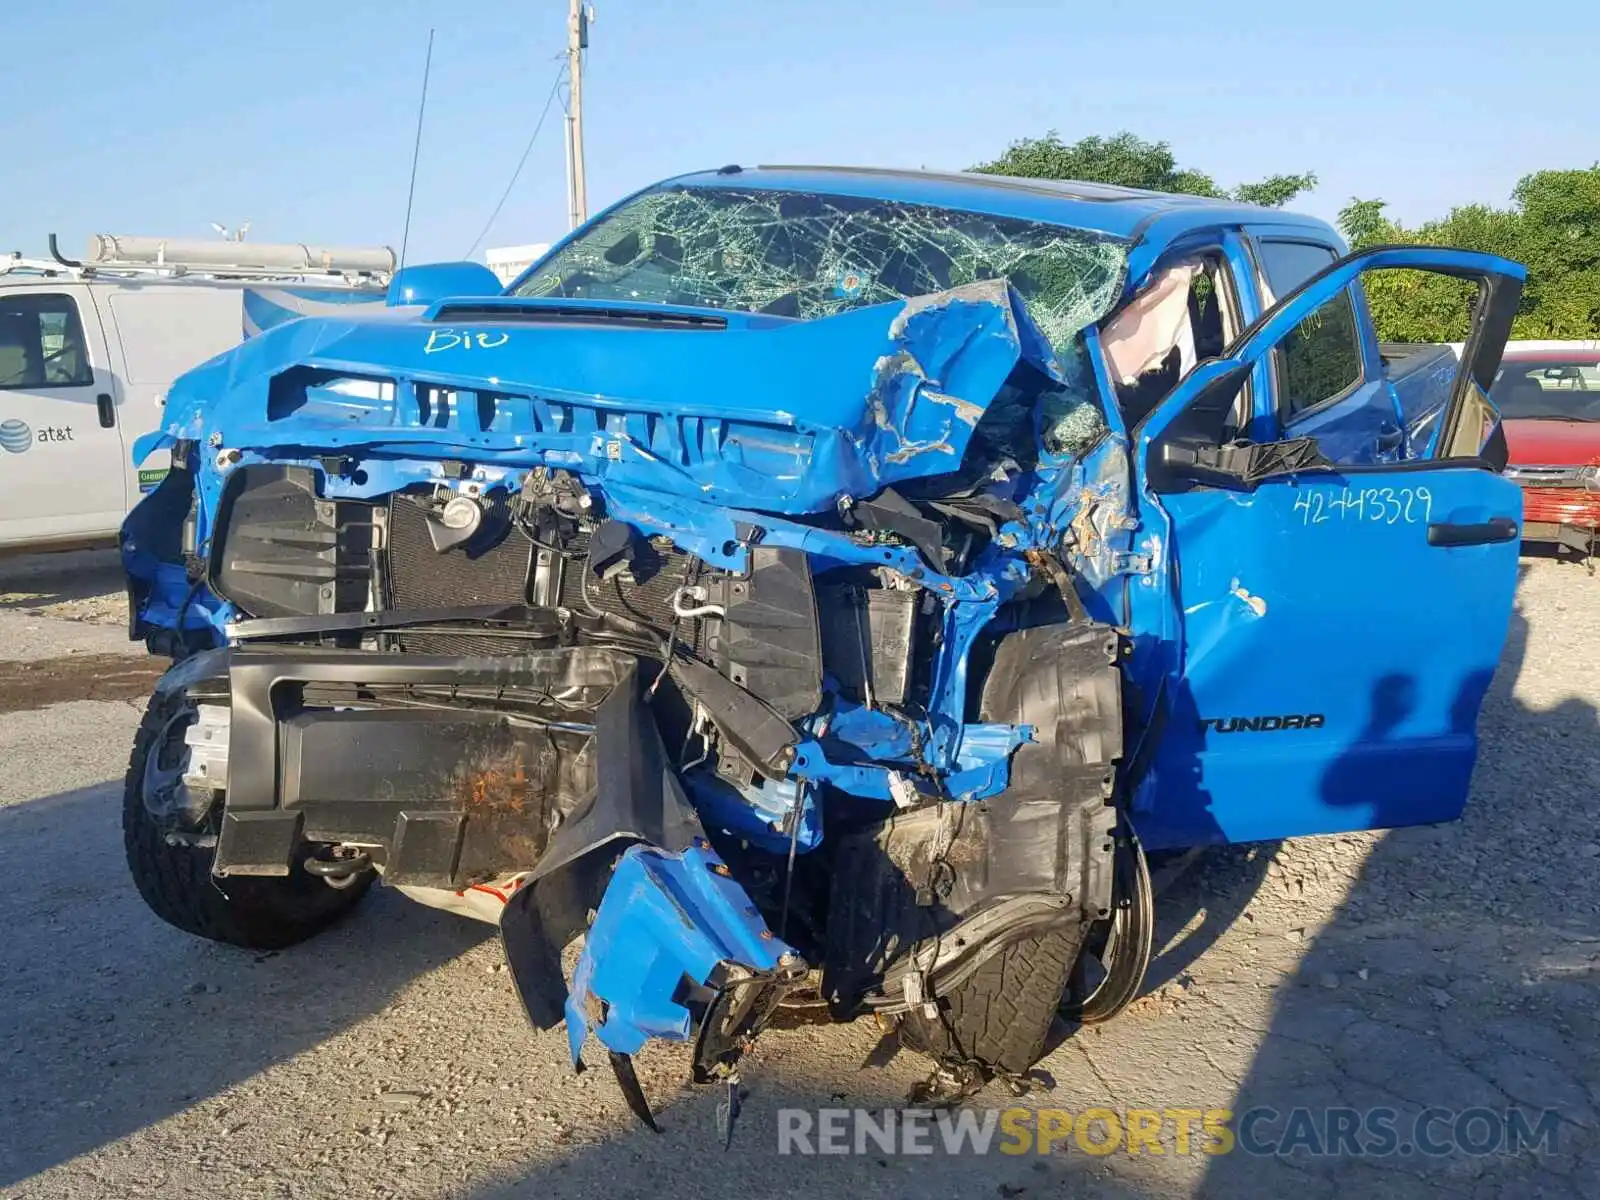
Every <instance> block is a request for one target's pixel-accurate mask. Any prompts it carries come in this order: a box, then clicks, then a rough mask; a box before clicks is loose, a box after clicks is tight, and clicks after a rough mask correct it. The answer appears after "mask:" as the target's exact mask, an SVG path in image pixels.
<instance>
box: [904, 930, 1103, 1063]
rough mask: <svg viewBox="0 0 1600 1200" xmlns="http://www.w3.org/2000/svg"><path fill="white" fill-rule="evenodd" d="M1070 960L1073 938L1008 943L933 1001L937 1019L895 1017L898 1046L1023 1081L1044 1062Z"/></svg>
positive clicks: (1059, 935)
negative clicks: (900, 1042)
mask: <svg viewBox="0 0 1600 1200" xmlns="http://www.w3.org/2000/svg"><path fill="white" fill-rule="evenodd" d="M1077 955H1078V938H1077V936H1076V931H1065V932H1048V933H1042V934H1040V935H1038V936H1037V937H1031V938H1024V939H1023V940H1021V941H1018V942H1013V943H1012V944H1011V945H1009V946H1007V947H1006V948H1005V949H1004V950H1002V951H1000V953H998V954H996V955H995V956H994V957H993V958H991V959H990V960H989V961H988V962H986V963H984V964H983V966H981V967H979V968H978V970H977V971H976V972H975V973H974V974H973V975H972V976H971V977H970V978H969V979H967V980H966V981H965V982H964V983H962V984H961V986H960V987H958V988H956V989H955V990H953V991H952V992H950V993H949V994H948V995H945V996H941V997H940V998H939V1000H938V1007H939V1013H938V1015H937V1016H934V1017H928V1016H924V1015H923V1014H922V1013H920V1012H910V1013H907V1014H906V1015H905V1016H904V1017H902V1018H901V1023H900V1034H901V1039H902V1040H903V1041H904V1042H905V1043H906V1044H907V1045H909V1046H912V1047H914V1048H915V1049H918V1050H922V1051H924V1052H925V1053H927V1054H931V1055H932V1056H933V1057H934V1058H936V1059H939V1060H940V1061H949V1060H954V1061H958V1062H979V1063H982V1064H983V1065H984V1066H985V1067H988V1068H989V1069H991V1070H994V1069H998V1070H1000V1071H1002V1072H1004V1073H1006V1074H1009V1075H1022V1074H1025V1073H1026V1072H1027V1071H1028V1069H1029V1068H1030V1067H1032V1066H1033V1064H1034V1063H1036V1062H1038V1061H1039V1059H1040V1057H1041V1056H1042V1055H1043V1054H1044V1044H1045V1039H1046V1038H1047V1037H1049V1035H1050V1026H1051V1023H1052V1022H1054V1020H1055V1017H1056V1007H1057V1005H1059V1004H1060V1003H1061V994H1062V993H1063V992H1064V991H1065V990H1066V987H1067V976H1068V975H1069V974H1070V973H1071V971H1072V964H1073V962H1074V961H1076V959H1077Z"/></svg>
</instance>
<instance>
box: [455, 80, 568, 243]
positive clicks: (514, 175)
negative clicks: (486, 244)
mask: <svg viewBox="0 0 1600 1200" xmlns="http://www.w3.org/2000/svg"><path fill="white" fill-rule="evenodd" d="M566 71H567V64H566V63H562V64H561V65H560V66H558V67H557V68H556V78H555V82H554V83H552V84H551V85H550V94H549V95H548V96H546V97H545V98H544V108H543V109H542V110H541V111H540V113H539V120H538V121H537V122H536V123H535V124H534V127H533V133H531V134H530V135H529V136H528V144H527V145H526V146H524V147H523V148H522V157H521V158H519V159H518V160H517V169H516V170H515V171H513V172H511V181H510V182H509V183H507V184H506V190H505V191H504V192H502V193H500V203H498V204H496V205H495V206H494V211H493V212H492V213H490V214H489V219H488V220H487V221H485V222H484V223H483V228H482V229H480V230H479V231H478V236H477V237H475V238H474V239H473V240H472V245H471V247H470V248H468V250H467V252H466V253H465V254H463V255H462V256H461V257H462V258H471V257H472V255H473V254H474V253H475V252H476V251H477V249H478V246H479V245H480V244H482V242H483V239H484V238H486V237H488V236H489V230H491V229H492V228H494V223H495V221H496V220H498V219H499V217H500V210H501V209H502V208H504V207H505V206H506V201H507V200H509V199H510V198H511V189H512V188H514V187H516V186H517V180H518V179H520V178H521V177H522V168H523V167H525V166H527V165H528V155H529V154H531V153H533V143H534V142H536V141H538V140H539V131H540V130H541V129H543V128H544V119H545V118H546V117H548V116H549V115H550V105H551V104H553V103H554V102H555V98H556V91H557V90H558V89H559V88H560V87H561V78H562V76H563V75H565V74H566Z"/></svg>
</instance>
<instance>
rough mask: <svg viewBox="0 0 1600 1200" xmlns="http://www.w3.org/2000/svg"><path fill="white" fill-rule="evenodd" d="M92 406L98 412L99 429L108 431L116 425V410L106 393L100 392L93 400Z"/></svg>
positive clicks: (108, 394)
mask: <svg viewBox="0 0 1600 1200" xmlns="http://www.w3.org/2000/svg"><path fill="white" fill-rule="evenodd" d="M94 405H95V407H96V408H97V409H99V410H100V428H102V429H110V428H112V427H113V426H114V425H116V423H117V409H116V406H115V405H114V404H112V402H111V395H110V393H108V392H101V393H100V394H99V395H98V396H96V397H95V398H94Z"/></svg>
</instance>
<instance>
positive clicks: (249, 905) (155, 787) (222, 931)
mask: <svg viewBox="0 0 1600 1200" xmlns="http://www.w3.org/2000/svg"><path fill="white" fill-rule="evenodd" d="M194 720H195V707H194V704H193V702H192V701H191V700H189V699H188V698H187V697H184V696H165V695H162V694H161V693H159V692H158V693H157V694H156V695H154V696H152V697H151V699H150V703H149V705H148V707H147V708H146V709H145V715H144V720H143V721H142V722H141V723H140V725H139V732H138V735H137V737H136V738H135V739H134V744H133V754H132V755H131V756H130V758H129V760H128V774H127V777H126V779H125V780H124V781H123V799H122V844H123V849H124V850H125V852H126V853H127V858H128V870H129V872H130V873H131V874H132V875H133V882H134V885H135V886H136V887H137V888H138V889H139V895H140V896H142V897H143V898H144V902H145V903H146V904H147V905H149V907H150V910H151V911H152V912H154V913H155V914H156V916H158V917H160V918H161V919H162V920H163V921H165V922H167V923H168V924H169V925H175V926H177V927H178V928H179V929H181V930H183V931H184V932H185V933H192V934H194V935H196V936H197V937H203V938H208V939H210V940H211V941H214V942H227V943H229V944H231V945H234V946H244V947H247V948H249V949H253V950H281V949H283V948H284V947H286V946H292V945H294V944H295V943H296V942H302V941H304V940H305V939H306V938H309V937H311V936H312V935H313V934H316V933H320V932H321V931H322V930H323V929H326V928H327V927H328V926H329V925H331V924H333V922H335V921H337V920H338V919H339V918H340V917H341V916H343V915H344V914H345V913H347V912H349V911H350V909H352V908H354V907H355V905H356V903H357V902H358V901H359V900H360V899H361V897H362V896H363V895H364V894H365V893H366V891H367V888H368V887H370V886H371V884H372V879H373V874H372V872H371V871H367V872H365V873H364V875H363V876H362V877H359V878H356V879H355V880H354V881H353V882H351V883H349V884H348V885H346V886H343V887H340V888H333V887H329V886H328V884H326V883H325V882H323V881H322V880H321V879H318V878H316V877H315V876H313V875H311V874H309V873H308V872H306V870H305V869H304V868H303V867H302V866H300V865H299V864H298V863H296V864H295V866H294V867H293V869H292V870H291V871H290V873H289V874H288V875H286V876H281V877H270V878H230V879H218V878H216V877H215V876H213V875H212V874H211V862H212V859H213V857H214V853H215V852H214V850H213V848H212V844H211V840H210V839H209V838H207V837H206V836H205V835H206V833H207V832H208V831H209V832H212V833H214V831H215V827H216V816H217V813H218V811H219V810H220V808H221V797H220V795H218V797H217V799H216V800H215V801H214V802H213V803H212V804H211V805H210V806H209V808H207V807H205V806H203V805H202V806H201V808H200V810H199V811H195V809H194V806H193V803H192V797H190V796H188V795H186V794H185V792H184V788H185V785H184V783H183V778H182V776H183V771H184V764H185V762H186V760H187V755H188V750H187V747H186V746H185V745H184V740H183V735H184V730H185V729H187V728H188V727H189V726H190V725H191V724H193V723H194ZM185 825H189V826H190V828H187V829H186V828H184V826H185Z"/></svg>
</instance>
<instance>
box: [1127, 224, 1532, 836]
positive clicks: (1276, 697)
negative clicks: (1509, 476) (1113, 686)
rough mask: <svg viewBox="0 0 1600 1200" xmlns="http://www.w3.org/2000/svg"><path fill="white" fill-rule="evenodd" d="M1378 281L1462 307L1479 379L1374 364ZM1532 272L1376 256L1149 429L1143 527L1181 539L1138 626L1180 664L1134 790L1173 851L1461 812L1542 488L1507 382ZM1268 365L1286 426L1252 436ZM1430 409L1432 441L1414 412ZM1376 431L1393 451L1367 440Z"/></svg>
mask: <svg viewBox="0 0 1600 1200" xmlns="http://www.w3.org/2000/svg"><path fill="white" fill-rule="evenodd" d="M1375 272H1380V273H1391V274H1400V273H1403V274H1404V275H1405V276H1406V279H1405V280H1404V281H1403V284H1404V286H1427V287H1430V288H1434V289H1435V290H1436V291H1437V293H1438V295H1439V296H1440V297H1441V298H1442V299H1443V300H1444V301H1446V302H1454V301H1459V303H1460V304H1461V305H1462V319H1463V322H1464V323H1465V326H1466V328H1467V330H1468V333H1467V338H1466V345H1465V349H1464V351H1463V353H1462V356H1461V362H1460V366H1459V370H1455V371H1451V370H1448V369H1447V370H1444V371H1440V370H1438V369H1437V366H1435V369H1434V370H1433V373H1432V374H1431V375H1430V376H1428V377H1426V378H1423V379H1420V380H1418V379H1401V378H1398V377H1393V373H1392V369H1391V367H1390V366H1389V365H1388V364H1385V363H1384V362H1383V361H1382V360H1381V359H1379V358H1378V357H1377V356H1375V355H1372V354H1370V353H1368V352H1367V349H1368V346H1369V345H1370V343H1371V334H1370V330H1368V329H1367V327H1366V317H1365V313H1366V311H1367V310H1366V303H1365V296H1364V293H1363V292H1362V290H1361V289H1363V288H1364V287H1367V288H1371V287H1377V286H1398V284H1396V281H1395V280H1394V279H1393V278H1387V277H1385V278H1380V277H1379V276H1377V275H1374V274H1373V273H1375ZM1523 278H1524V272H1523V270H1522V268H1521V267H1520V266H1518V265H1517V264H1515V263H1512V262H1509V261H1506V260H1504V259H1500V258H1496V257H1494V256H1491V255H1486V254H1478V253H1472V252H1467V251H1459V250H1446V249H1439V248H1432V247H1390V248H1381V249H1377V250H1370V251H1365V252H1362V253H1360V254H1355V255H1351V256H1349V257H1347V258H1345V259H1342V260H1340V261H1338V262H1336V263H1333V264H1332V265H1330V266H1329V267H1328V268H1327V269H1325V270H1323V271H1321V272H1319V273H1318V274H1316V275H1314V276H1313V277H1312V278H1311V279H1309V280H1307V281H1306V282H1305V283H1304V284H1302V285H1301V286H1300V287H1299V288H1298V289H1296V290H1295V291H1294V292H1292V293H1291V294H1289V295H1288V296H1285V297H1284V298H1283V299H1282V300H1281V301H1280V302H1279V303H1278V304H1277V305H1276V306H1275V307H1273V308H1272V309H1270V310H1269V311H1268V312H1266V313H1265V314H1264V315H1263V316H1262V317H1261V318H1260V319H1259V320H1257V321H1256V322H1255V323H1254V324H1252V325H1251V326H1250V327H1249V328H1248V329H1246V330H1245V331H1244V333H1243V334H1241V335H1240V337H1239V338H1238V339H1237V340H1236V341H1235V342H1234V343H1233V344H1232V345H1231V346H1230V347H1229V348H1228V349H1227V351H1226V352H1225V353H1224V355H1223V357H1222V358H1220V359H1214V360H1211V361H1208V362H1204V363H1201V364H1199V365H1198V366H1197V367H1195V368H1194V370H1192V371H1191V372H1190V373H1189V374H1188V375H1187V376H1186V377H1185V378H1184V379H1183V380H1182V381H1181V382H1180V383H1179V384H1178V385H1177V387H1176V388H1174V390H1173V391H1172V393H1171V394H1170V395H1169V396H1168V397H1167V398H1166V399H1165V400H1164V401H1162V403H1161V404H1160V405H1158V406H1157V407H1156V408H1155V410H1154V411H1153V412H1151V414H1150V415H1149V416H1148V417H1147V418H1146V419H1145V421H1144V422H1143V424H1142V425H1141V426H1140V427H1139V428H1138V429H1136V430H1135V431H1134V438H1135V455H1136V458H1137V461H1138V463H1139V475H1140V482H1141V488H1142V491H1141V499H1140V503H1141V519H1142V523H1143V526H1142V529H1141V533H1140V540H1141V541H1146V540H1147V539H1153V540H1150V542H1149V544H1152V545H1159V546H1162V547H1165V552H1164V553H1162V554H1158V555H1157V556H1155V562H1154V563H1153V569H1152V573H1151V575H1150V576H1149V578H1148V580H1147V582H1148V584H1149V586H1147V587H1140V588H1135V589H1131V590H1132V591H1133V592H1135V593H1138V597H1137V601H1138V603H1139V605H1140V606H1141V607H1142V609H1143V611H1142V613H1140V614H1136V615H1138V616H1140V617H1142V618H1143V619H1140V620H1138V621H1137V624H1138V625H1139V626H1141V627H1142V628H1144V629H1152V630H1153V629H1156V628H1159V629H1161V630H1162V631H1163V632H1162V635H1161V636H1160V637H1152V638H1150V639H1147V640H1145V644H1144V646H1143V647H1142V649H1141V648H1138V647H1136V656H1139V655H1143V662H1144V663H1145V666H1146V670H1147V671H1150V672H1154V673H1159V674H1162V675H1164V676H1165V683H1164V689H1165V695H1166V702H1167V703H1166V720H1165V726H1164V728H1163V729H1162V730H1161V731H1160V734H1159V742H1157V743H1156V748H1155V751H1154V755H1153V758H1152V760H1151V766H1150V769H1149V771H1148V772H1147V773H1146V775H1145V778H1144V779H1143V781H1142V783H1141V784H1140V786H1139V788H1138V791H1137V793H1136V795H1135V797H1134V802H1133V803H1134V815H1135V822H1136V824H1137V825H1138V828H1139V832H1140V834H1141V836H1142V837H1143V839H1144V841H1145V843H1146V845H1147V846H1150V847H1152V848H1158V847H1172V846H1185V845H1194V844H1200V843H1204V842H1211V841H1234V842H1238V841H1256V840H1264V839H1273V838H1281V837H1288V836H1293V835H1299V834H1310V833H1330V832H1338V831H1345V830H1353V829H1370V828H1381V827H1388V826H1395V825H1410V824H1419V823H1424V822H1431V821H1440V820H1447V819H1451V818H1454V817H1456V816H1459V815H1460V812H1461V809H1462V806H1463V804H1464V803H1465V801H1466V796H1467V789H1468V785H1469V782H1470V779H1471V774H1472V765H1473V760H1474V757H1475V754H1476V745H1477V738H1476V731H1475V727H1476V722H1477V716H1478V709H1479V705H1480V703H1481V701H1482V699H1483V695H1484V691H1485V689H1486V688H1487V687H1488V685H1489V681H1490V678H1491V676H1492V675H1493V673H1494V670H1495V667H1496V665H1497V663H1498V662H1499V659H1500V654H1501V649H1502V645H1503V643H1504V641H1505V638H1506V631H1507V626H1508V622H1509V619H1510V615H1511V607H1512V595H1513V591H1514V589H1515V585H1516V578H1517V569H1516V561H1517V552H1518V541H1519V536H1520V526H1521V516H1522V508H1521V505H1522V501H1521V494H1520V491H1519V490H1518V488H1517V487H1516V485H1515V484H1513V483H1511V482H1509V481H1507V480H1505V479H1503V478H1501V476H1500V474H1499V469H1500V467H1501V466H1503V465H1504V441H1503V438H1502V436H1501V435H1500V433H1499V425H1498V419H1497V414H1496V413H1495V412H1494V409H1493V407H1492V406H1491V405H1490V404H1489V401H1488V398H1487V393H1488V388H1489V385H1490V383H1491V382H1492V381H1493V378H1494V373H1495V370H1496V368H1497V367H1498V364H1499V360H1500V355H1501V352H1502V350H1503V349H1504V344H1505V339H1506V336H1507V333H1508V331H1509V329H1510V323H1511V317H1512V314H1513V313H1514V311H1515V309H1516V305H1517V300H1518V297H1519V296H1520V294H1521V288H1522V280H1523ZM1452 298H1453V300H1452ZM1269 356H1270V357H1269ZM1263 359H1266V360H1267V361H1268V362H1269V365H1270V368H1271V370H1270V372H1269V373H1270V375H1271V377H1272V378H1273V379H1274V380H1275V383H1276V388H1275V395H1274V397H1273V399H1272V403H1271V404H1270V405H1267V406H1265V407H1267V409H1268V412H1267V414H1266V415H1267V417H1268V419H1267V420H1266V421H1265V422H1257V427H1258V428H1259V427H1261V426H1262V425H1265V426H1266V428H1268V429H1269V430H1275V431H1276V440H1274V441H1271V442H1253V443H1246V442H1237V441H1235V442H1231V443H1227V442H1225V441H1224V438H1225V437H1227V436H1228V435H1227V432H1226V430H1227V428H1228V413H1229V411H1230V410H1231V409H1232V407H1233V405H1234V402H1235V400H1236V399H1237V397H1238V395H1239V389H1240V387H1241V385H1242V384H1243V383H1244V381H1245V379H1246V377H1247V376H1248V375H1249V374H1250V372H1251V370H1252V368H1253V367H1254V365H1255V364H1256V363H1257V362H1259V361H1262V360H1263ZM1430 390H1431V393H1432V395H1431V396H1430V394H1429V393H1430ZM1430 404H1432V405H1433V406H1434V407H1435V408H1436V409H1437V418H1436V420H1434V421H1429V422H1428V424H1427V429H1426V436H1418V437H1415V438H1408V436H1407V423H1405V422H1396V421H1394V420H1393V419H1392V418H1393V415H1394V414H1395V413H1396V412H1404V411H1418V410H1420V409H1421V408H1423V407H1425V406H1427V405H1430ZM1362 405H1371V406H1372V407H1373V408H1374V410H1375V416H1374V419H1372V420H1363V419H1362V418H1361V417H1360V414H1359V412H1358V411H1356V410H1359V408H1360V407H1361V406H1362ZM1261 408H1262V405H1261V404H1260V403H1259V401H1258V413H1259V412H1260V411H1261ZM1334 412H1337V413H1339V414H1340V417H1341V419H1340V420H1338V421H1336V422H1333V421H1329V420H1328V419H1327V416H1326V415H1327V414H1329V413H1334ZM1378 417H1381V418H1382V419H1378ZM1319 418H1321V419H1320V420H1319ZM1332 429H1336V430H1337V431H1338V436H1337V437H1331V436H1327V434H1326V432H1325V433H1324V434H1323V435H1322V436H1319V430H1322V431H1329V430H1332ZM1362 429H1366V430H1370V436H1371V437H1372V438H1373V439H1375V440H1378V439H1381V441H1378V443H1377V444H1374V445H1371V446H1368V445H1365V444H1362V443H1361V442H1360V441H1359V439H1357V440H1352V437H1351V431H1353V430H1362Z"/></svg>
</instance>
